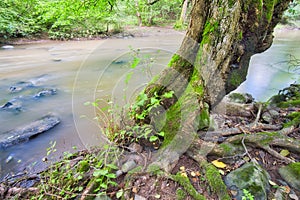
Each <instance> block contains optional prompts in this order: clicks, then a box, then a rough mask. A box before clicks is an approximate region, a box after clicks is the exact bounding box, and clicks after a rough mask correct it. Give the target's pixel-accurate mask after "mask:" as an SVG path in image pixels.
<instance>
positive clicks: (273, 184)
mask: <svg viewBox="0 0 300 200" xmlns="http://www.w3.org/2000/svg"><path fill="white" fill-rule="evenodd" d="M269 183H270V185H272V186H275V185H277V184H276V183H274V182H273V181H271V180H269Z"/></svg>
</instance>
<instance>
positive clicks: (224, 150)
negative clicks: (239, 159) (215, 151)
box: [219, 143, 234, 155]
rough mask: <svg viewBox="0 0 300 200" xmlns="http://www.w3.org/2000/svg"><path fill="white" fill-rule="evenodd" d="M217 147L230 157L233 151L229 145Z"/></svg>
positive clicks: (223, 144) (224, 144)
mask: <svg viewBox="0 0 300 200" xmlns="http://www.w3.org/2000/svg"><path fill="white" fill-rule="evenodd" d="M219 147H220V148H222V149H223V152H224V153H225V155H231V154H232V152H233V151H234V148H233V147H232V145H231V144H230V143H227V144H226V143H222V144H219Z"/></svg>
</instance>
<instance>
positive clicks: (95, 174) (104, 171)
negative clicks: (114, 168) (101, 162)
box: [93, 169, 108, 177]
mask: <svg viewBox="0 0 300 200" xmlns="http://www.w3.org/2000/svg"><path fill="white" fill-rule="evenodd" d="M107 174H108V170H103V169H98V170H96V171H94V173H93V176H95V177H98V176H105V175H107Z"/></svg>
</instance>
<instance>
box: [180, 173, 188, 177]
mask: <svg viewBox="0 0 300 200" xmlns="http://www.w3.org/2000/svg"><path fill="white" fill-rule="evenodd" d="M180 175H181V176H183V177H188V176H187V174H186V173H185V172H181V173H180Z"/></svg>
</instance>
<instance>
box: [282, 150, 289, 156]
mask: <svg viewBox="0 0 300 200" xmlns="http://www.w3.org/2000/svg"><path fill="white" fill-rule="evenodd" d="M289 154H290V152H289V150H286V149H282V150H281V151H280V155H282V156H284V157H286V156H288V155H289Z"/></svg>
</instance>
